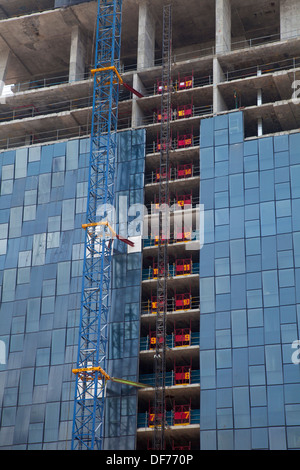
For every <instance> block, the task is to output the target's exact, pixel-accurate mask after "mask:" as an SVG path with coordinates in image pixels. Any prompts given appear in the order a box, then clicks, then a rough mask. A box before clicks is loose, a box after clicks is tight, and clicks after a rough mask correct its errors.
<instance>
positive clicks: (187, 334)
mask: <svg viewBox="0 0 300 470" xmlns="http://www.w3.org/2000/svg"><path fill="white" fill-rule="evenodd" d="M190 344H191V330H190V329H189V328H181V329H178V330H175V334H174V346H175V348H177V347H180V346H190Z"/></svg>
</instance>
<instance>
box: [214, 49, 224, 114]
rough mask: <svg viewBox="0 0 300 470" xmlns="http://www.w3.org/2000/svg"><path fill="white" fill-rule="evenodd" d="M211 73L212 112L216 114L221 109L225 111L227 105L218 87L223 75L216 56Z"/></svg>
mask: <svg viewBox="0 0 300 470" xmlns="http://www.w3.org/2000/svg"><path fill="white" fill-rule="evenodd" d="M213 75H214V83H213V113H214V114H218V113H221V112H222V111H227V106H226V103H225V101H224V99H223V97H222V95H221V92H220V90H219V87H218V83H221V82H223V81H224V79H225V77H224V74H223V70H222V68H221V66H220V63H219V61H218V59H217V58H216V57H215V58H214V60H213Z"/></svg>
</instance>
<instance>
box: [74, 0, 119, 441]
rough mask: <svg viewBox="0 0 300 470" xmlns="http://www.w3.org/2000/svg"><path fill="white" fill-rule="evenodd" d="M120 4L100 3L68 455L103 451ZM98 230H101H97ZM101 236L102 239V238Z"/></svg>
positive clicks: (112, 1) (114, 0)
mask: <svg viewBox="0 0 300 470" xmlns="http://www.w3.org/2000/svg"><path fill="white" fill-rule="evenodd" d="M121 11H122V0H98V12H97V36H96V46H95V69H94V70H92V72H93V74H94V93H93V115H92V131H91V149H90V164H89V188H88V204H87V216H86V222H87V223H86V224H85V225H86V227H88V228H87V229H86V233H85V254H84V267H83V283H82V298H81V311H80V325H79V344H78V357H77V369H79V370H82V373H81V374H77V376H76V390H75V399H74V418H73V430H72V449H78V450H93V449H97V450H98V449H99V450H100V449H102V447H103V431H104V429H103V428H104V405H105V377H104V376H103V375H102V374H101V373H100V372H98V367H99V366H101V368H102V369H104V370H105V369H106V361H107V341H108V317H109V308H110V274H111V254H112V253H111V240H110V239H109V238H108V237H106V233H105V226H102V227H100V226H99V225H97V222H99V219H100V216H99V209H100V211H101V214H102V215H105V213H106V214H107V213H109V208H110V207H111V206H113V204H114V181H115V161H116V152H117V119H118V97H119V72H118V71H119V64H120V39H121V16H122V15H121ZM100 229H101V230H100ZM100 232H101V233H100Z"/></svg>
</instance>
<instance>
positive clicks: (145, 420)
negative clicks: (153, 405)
mask: <svg viewBox="0 0 300 470" xmlns="http://www.w3.org/2000/svg"><path fill="white" fill-rule="evenodd" d="M149 418H150V417H149V412H148V411H146V412H145V413H138V415H137V427H138V428H148V427H149ZM166 424H167V426H173V425H174V411H167V412H166ZM188 424H200V410H190V422H189V423H188ZM182 425H183V426H185V425H186V424H182Z"/></svg>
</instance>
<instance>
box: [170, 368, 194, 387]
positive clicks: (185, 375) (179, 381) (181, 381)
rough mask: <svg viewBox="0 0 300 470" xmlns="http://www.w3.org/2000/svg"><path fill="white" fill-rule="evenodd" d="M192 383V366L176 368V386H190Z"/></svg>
mask: <svg viewBox="0 0 300 470" xmlns="http://www.w3.org/2000/svg"><path fill="white" fill-rule="evenodd" d="M190 383H191V369H190V366H175V367H174V385H188V384H190Z"/></svg>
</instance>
